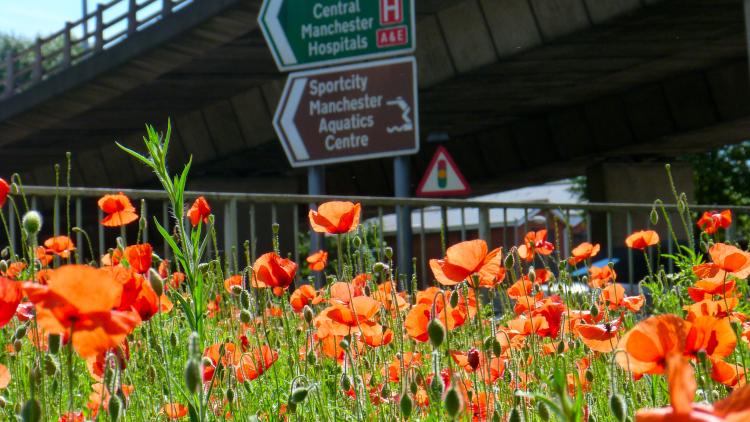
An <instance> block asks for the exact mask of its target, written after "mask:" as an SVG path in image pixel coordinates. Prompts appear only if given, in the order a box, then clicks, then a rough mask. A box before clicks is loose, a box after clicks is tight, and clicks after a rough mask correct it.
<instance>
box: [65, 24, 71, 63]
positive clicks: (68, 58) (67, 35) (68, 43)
mask: <svg viewBox="0 0 750 422" xmlns="http://www.w3.org/2000/svg"><path fill="white" fill-rule="evenodd" d="M72 28H73V25H72V24H71V23H70V22H66V23H65V31H63V68H66V67H69V66H70V62H71V60H72V56H73V54H72V50H73V45H72V41H71V38H70V31H71V29H72Z"/></svg>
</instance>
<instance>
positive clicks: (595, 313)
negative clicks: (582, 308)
mask: <svg viewBox="0 0 750 422" xmlns="http://www.w3.org/2000/svg"><path fill="white" fill-rule="evenodd" d="M589 312H590V313H591V316H592V317H594V318H596V317H598V316H599V307H598V306H596V305H595V304H594V305H591V309H589Z"/></svg>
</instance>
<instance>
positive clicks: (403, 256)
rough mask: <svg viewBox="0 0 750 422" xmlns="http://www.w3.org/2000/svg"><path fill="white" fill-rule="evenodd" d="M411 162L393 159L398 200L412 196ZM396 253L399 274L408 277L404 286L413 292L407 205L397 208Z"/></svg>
mask: <svg viewBox="0 0 750 422" xmlns="http://www.w3.org/2000/svg"><path fill="white" fill-rule="evenodd" d="M410 175H411V161H410V160H409V157H396V158H394V159H393V184H394V186H393V187H394V189H393V193H394V196H395V197H396V198H408V197H410V196H411V180H410V179H411V177H410ZM396 218H397V224H396V230H397V231H396V251H397V258H398V259H397V263H398V271H399V274H403V275H405V276H406V280H405V283H406V285H404V286H402V287H404V288H406V289H407V290H409V291H411V276H412V273H413V271H412V263H411V260H412V257H413V256H414V253H413V248H412V237H413V234H412V228H411V208H410V207H408V206H406V205H399V206H397V207H396Z"/></svg>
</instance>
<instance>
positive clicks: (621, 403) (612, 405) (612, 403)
mask: <svg viewBox="0 0 750 422" xmlns="http://www.w3.org/2000/svg"><path fill="white" fill-rule="evenodd" d="M609 409H610V410H611V411H612V416H614V417H615V420H618V421H620V422H625V417H626V416H627V413H628V412H627V410H628V409H627V407H626V405H625V400H624V399H623V398H622V396H621V395H619V394H617V393H613V394H612V395H611V396H609Z"/></svg>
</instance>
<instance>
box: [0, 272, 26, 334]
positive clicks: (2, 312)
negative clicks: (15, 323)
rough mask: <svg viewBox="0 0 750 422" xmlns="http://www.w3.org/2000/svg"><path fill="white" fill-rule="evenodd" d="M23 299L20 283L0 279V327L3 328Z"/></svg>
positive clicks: (3, 278)
mask: <svg viewBox="0 0 750 422" xmlns="http://www.w3.org/2000/svg"><path fill="white" fill-rule="evenodd" d="M21 299H23V290H22V289H21V283H19V282H17V281H12V280H9V279H7V278H5V277H0V327H5V326H6V325H7V324H8V322H10V320H11V319H13V315H15V314H16V309H17V308H18V305H19V304H20V303H21Z"/></svg>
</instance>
